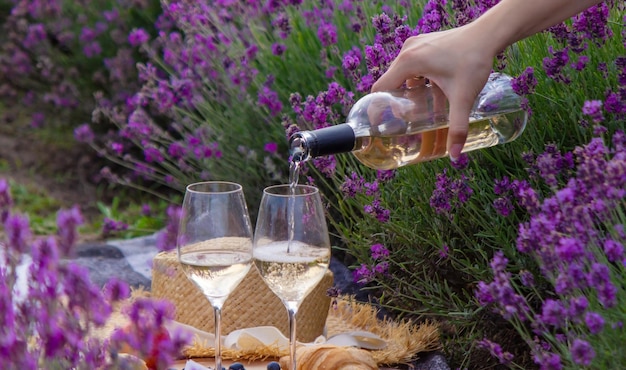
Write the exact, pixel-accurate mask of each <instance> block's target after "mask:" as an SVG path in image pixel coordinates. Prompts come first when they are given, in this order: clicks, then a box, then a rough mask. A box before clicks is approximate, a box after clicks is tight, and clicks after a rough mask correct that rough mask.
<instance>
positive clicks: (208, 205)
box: [177, 181, 252, 370]
mask: <svg viewBox="0 0 626 370" xmlns="http://www.w3.org/2000/svg"><path fill="white" fill-rule="evenodd" d="M177 249H178V259H179V261H180V263H181V264H182V267H183V268H182V270H183V271H184V273H185V275H186V276H187V278H189V280H191V281H192V282H193V283H194V284H195V285H196V286H197V287H198V288H199V289H200V290H201V291H202V293H203V294H204V295H205V296H206V297H207V299H208V300H209V302H210V303H211V305H212V306H213V312H214V317H215V368H216V369H219V370H221V369H222V352H221V349H222V346H221V316H222V306H223V305H224V302H225V301H226V299H227V298H228V296H229V295H230V293H232V291H233V290H235V288H236V287H237V285H239V283H240V282H241V281H242V280H243V278H244V277H245V276H246V274H247V273H248V271H249V270H250V267H251V266H252V227H251V224H250V216H249V215H248V208H247V206H246V202H245V199H244V194H243V190H242V187H241V185H239V184H236V183H232V182H221V181H208V182H200V183H195V184H191V185H188V186H187V189H186V191H185V198H184V200H183V207H182V217H181V221H180V229H179V233H178V239H177Z"/></svg>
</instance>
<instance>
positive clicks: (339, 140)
mask: <svg viewBox="0 0 626 370" xmlns="http://www.w3.org/2000/svg"><path fill="white" fill-rule="evenodd" d="M355 140H356V137H355V134H354V130H353V129H352V127H350V125H348V124H347V123H342V124H340V125H335V126H330V127H325V128H322V129H318V130H312V131H300V132H297V133H295V134H294V135H292V136H291V138H290V139H289V151H290V154H291V156H292V160H294V161H301V162H304V161H308V160H309V159H311V158H315V157H320V156H325V155H330V154H339V153H347V152H351V151H352V150H353V149H354V146H355Z"/></svg>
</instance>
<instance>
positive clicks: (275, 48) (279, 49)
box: [272, 43, 287, 56]
mask: <svg viewBox="0 0 626 370" xmlns="http://www.w3.org/2000/svg"><path fill="white" fill-rule="evenodd" d="M285 50H287V47H286V46H285V44H279V43H275V44H272V54H274V55H276V56H281V55H283V54H284V53H285Z"/></svg>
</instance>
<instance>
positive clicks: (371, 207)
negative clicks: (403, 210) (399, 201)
mask: <svg viewBox="0 0 626 370" xmlns="http://www.w3.org/2000/svg"><path fill="white" fill-rule="evenodd" d="M363 210H364V211H365V213H367V214H370V215H372V216H374V217H376V219H377V220H378V221H379V222H381V223H386V222H388V221H389V216H390V215H391V211H390V210H388V209H385V208H383V207H382V206H381V204H380V200H379V199H374V200H373V201H372V203H371V204H366V205H365V206H364V207H363Z"/></svg>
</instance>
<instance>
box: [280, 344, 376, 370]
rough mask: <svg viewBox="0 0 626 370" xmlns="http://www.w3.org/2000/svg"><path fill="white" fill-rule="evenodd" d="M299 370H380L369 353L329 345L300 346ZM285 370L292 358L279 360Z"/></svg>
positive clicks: (357, 349)
mask: <svg viewBox="0 0 626 370" xmlns="http://www.w3.org/2000/svg"><path fill="white" fill-rule="evenodd" d="M296 360H297V367H296V369H297V370H378V364H377V363H376V361H374V358H373V357H372V355H371V354H370V353H369V351H367V350H364V349H359V348H355V347H340V346H334V345H329V344H321V345H315V346H300V347H298V349H297V350H296ZM279 363H280V366H281V368H283V369H288V368H290V367H289V366H290V364H291V357H290V356H283V357H281V358H280V360H279Z"/></svg>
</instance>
